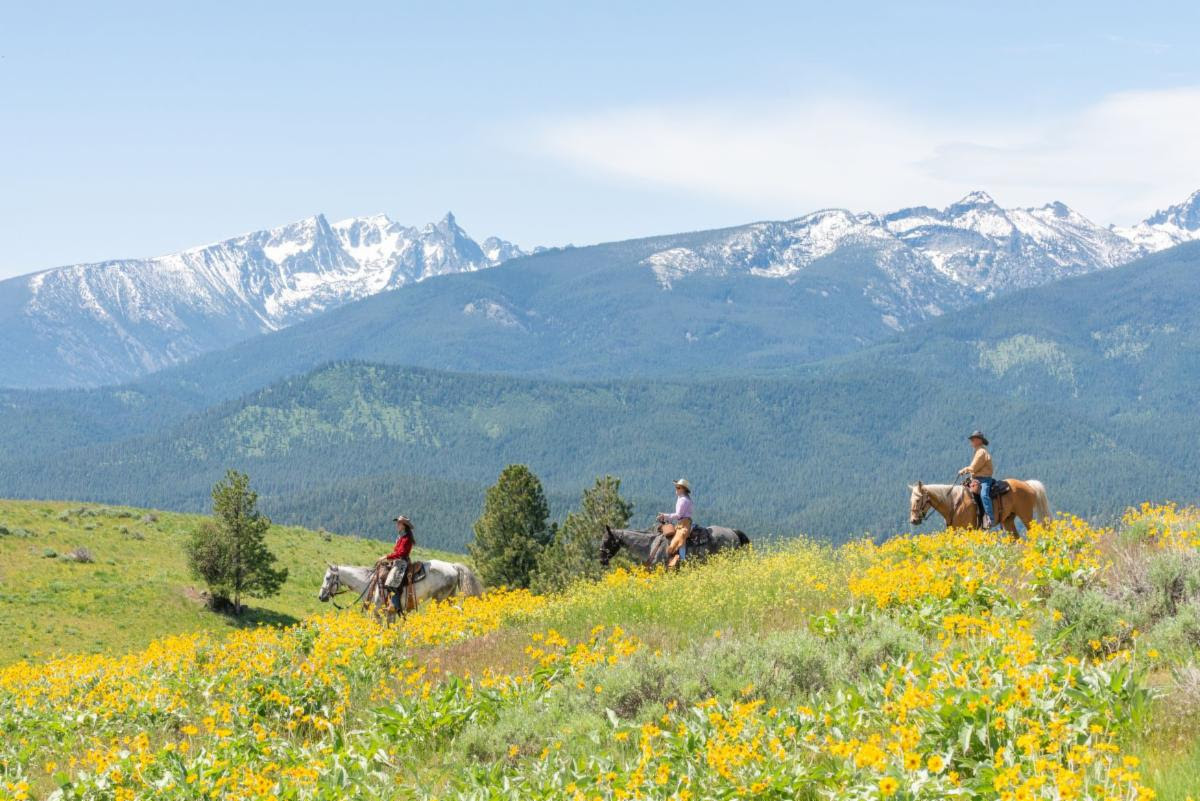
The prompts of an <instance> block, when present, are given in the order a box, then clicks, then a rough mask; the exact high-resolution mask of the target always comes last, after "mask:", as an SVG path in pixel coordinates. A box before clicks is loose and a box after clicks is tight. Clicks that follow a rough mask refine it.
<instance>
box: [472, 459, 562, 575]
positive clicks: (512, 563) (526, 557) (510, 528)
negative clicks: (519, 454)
mask: <svg viewBox="0 0 1200 801" xmlns="http://www.w3.org/2000/svg"><path fill="white" fill-rule="evenodd" d="M549 517H550V508H549V506H547V504H546V493H545V492H544V491H543V490H542V482H541V481H539V480H538V477H537V476H535V475H534V474H533V472H532V471H531V470H530V469H529V468H528V467H526V466H525V465H523V464H510V465H509V466H508V467H506V468H504V469H503V470H501V471H500V477H499V478H498V479H497V480H496V483H495V485H493V486H491V487H489V488H488V491H487V495H486V496H485V498H484V502H483V515H482V516H480V518H479V519H478V520H476V521H475V526H474V530H475V542H474V543H472V544H471V545H470V552H471V558H472V559H473V560H474V562H475V566H476V568H478V570H479V575H480V576H481V577H482V578H483V580H484V582H485V583H487V584H489V585H492V586H499V585H506V586H509V587H528V586H529V581H530V577H531V575H532V573H533V570H534V568H535V567H536V566H537V558H538V554H539V553H541V551H542V549H543V548H545V547H546V545H547V544H548V543H549V542H550V540H551V537H552V536H553V529H552V528H551V527H550V525H549V523H548V519H549Z"/></svg>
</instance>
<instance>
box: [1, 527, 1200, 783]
mask: <svg viewBox="0 0 1200 801" xmlns="http://www.w3.org/2000/svg"><path fill="white" fill-rule="evenodd" d="M1198 547H1200V511H1197V510H1196V509H1179V508H1176V507H1166V508H1157V509H1150V508H1147V509H1142V510H1139V511H1136V512H1133V513H1131V514H1129V515H1127V516H1126V517H1125V519H1124V520H1123V521H1122V523H1121V525H1120V527H1119V529H1118V530H1107V529H1099V528H1095V527H1093V526H1090V525H1088V524H1086V523H1084V522H1083V521H1079V520H1076V519H1071V518H1064V519H1062V520H1057V521H1054V522H1052V523H1048V524H1046V525H1045V526H1037V527H1036V528H1035V531H1034V532H1033V533H1032V536H1031V537H1030V538H1029V539H1028V540H1026V541H1022V542H1018V543H1013V542H1010V541H1008V540H1007V537H1003V536H998V535H989V534H986V533H984V532H954V533H939V534H936V535H926V536H918V537H903V538H897V539H895V540H893V541H891V542H888V543H887V544H885V545H882V546H878V547H876V546H871V545H870V544H869V543H861V542H859V543H854V544H852V545H849V546H846V547H844V548H842V549H836V550H835V549H832V548H829V547H828V546H820V545H817V544H814V543H812V542H810V541H805V540H797V541H793V542H790V543H788V544H786V545H784V546H782V547H779V548H775V549H762V548H754V549H741V550H739V551H736V552H733V553H727V554H725V555H722V557H719V558H717V559H715V560H713V561H710V562H709V563H707V564H703V565H695V564H693V565H691V566H690V567H689V568H687V569H684V570H680V571H669V572H655V573H647V572H644V571H637V572H632V573H630V572H626V571H614V572H611V573H609V574H608V575H606V576H605V577H604V579H603V580H601V581H597V582H594V583H588V582H583V583H579V584H576V585H575V586H572V587H570V588H568V590H567V591H565V592H563V593H561V594H556V595H553V596H536V595H531V594H529V593H528V592H526V591H503V590H502V591H496V592H489V593H488V594H486V595H485V596H483V597H481V598H467V599H463V600H460V601H455V602H453V603H447V604H441V605H430V606H426V607H424V608H423V609H422V610H421V611H419V612H418V613H417V614H415V615H412V616H410V617H409V618H408V619H407V620H405V621H404V623H403V625H399V626H392V627H390V628H383V627H381V626H378V625H377V624H374V623H373V622H372V621H370V620H368V619H365V618H363V617H359V616H356V615H352V614H348V613H341V614H328V615H320V616H315V617H312V618H308V619H306V620H305V621H303V622H302V623H300V624H298V625H296V626H293V627H290V628H288V629H285V630H282V631H281V630H277V629H259V630H256V631H250V632H244V633H240V634H238V635H236V636H232V637H228V638H215V637H211V636H205V635H204V634H197V635H190V636H180V637H174V638H171V639H170V640H167V641H159V642H156V643H154V644H152V645H151V646H150V647H148V648H146V649H145V650H142V651H138V652H134V653H130V654H127V655H123V656H118V657H111V658H103V657H99V658H96V657H92V658H89V657H76V656H68V657H64V658H62V659H57V660H50V661H45V662H33V663H22V664H16V665H12V666H9V667H7V668H0V729H3V730H5V731H9V732H19V736H13V737H6V738H2V739H0V771H2V773H0V777H2V778H3V779H4V780H5V781H6V782H7V786H8V787H9V788H13V789H12V793H11V794H13V795H14V796H23V795H25V794H29V795H31V796H32V797H44V796H48V795H49V794H50V793H51V792H52V791H53V790H54V789H55V787H56V786H60V787H66V788H67V790H68V792H70V793H71V794H72V795H76V796H79V797H85V798H90V797H94V796H99V795H104V794H115V795H119V796H121V797H123V798H129V799H142V798H155V799H164V798H165V799H171V800H174V799H179V801H183V800H184V799H192V798H196V797H214V796H217V797H228V798H231V799H232V798H238V799H241V798H256V799H259V798H261V799H267V798H271V797H279V796H292V797H295V798H298V799H326V798H342V797H345V796H346V795H347V794H352V795H354V796H355V797H360V798H380V799H383V798H396V797H401V798H410V797H411V798H426V799H432V798H442V799H461V800H462V801H485V800H487V801H495V800H496V799H505V801H517V799H520V800H521V801H563V800H564V799H576V798H586V799H592V798H600V799H617V798H634V797H638V798H642V799H646V801H677V800H678V799H684V798H693V799H734V798H739V799H740V798H761V799H773V800H774V799H779V800H782V799H806V800H811V801H834V800H835V799H837V800H839V801H840V800H841V799H858V800H859V801H881V800H882V799H895V801H900V800H901V799H903V800H904V801H939V800H940V799H946V798H964V799H965V798H969V799H977V800H978V801H1009V800H1010V799H1013V798H1028V799H1035V800H1036V801H1062V800H1063V799H1064V798H1070V799H1074V800H1075V801H1108V800H1109V799H1115V798H1119V799H1127V800H1130V801H1131V800H1132V799H1143V800H1146V799H1157V801H1185V799H1186V798H1188V797H1191V796H1194V794H1195V792H1196V789H1197V786H1198V783H1197V776H1198V775H1200V688H1197V686H1196V683H1195V679H1194V676H1195V670H1196V665H1195V657H1196V652H1195V637H1196V634H1197V631H1200V629H1198V628H1197V626H1198V623H1197V621H1198V618H1197V613H1198V612H1197V610H1198V609H1200V559H1198V552H1197V548H1198ZM1146 576H1154V577H1156V578H1155V579H1154V581H1150V582H1147V581H1145V577H1146ZM714 588H717V589H716V590H715V591H714ZM81 755H82V756H81Z"/></svg>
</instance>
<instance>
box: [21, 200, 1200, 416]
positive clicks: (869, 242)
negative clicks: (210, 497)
mask: <svg viewBox="0 0 1200 801" xmlns="http://www.w3.org/2000/svg"><path fill="white" fill-rule="evenodd" d="M1197 236H1200V193H1197V194H1195V195H1193V196H1192V197H1190V198H1189V199H1188V200H1187V201H1185V202H1184V203H1182V204H1179V205H1178V206H1173V207H1171V208H1170V209H1167V210H1164V211H1161V212H1158V213H1157V214H1155V215H1154V216H1152V217H1150V218H1149V219H1147V220H1146V221H1145V222H1143V223H1141V224H1139V225H1137V226H1134V227H1133V228H1129V229H1114V228H1104V227H1101V226H1098V225H1096V224H1094V223H1092V222H1090V221H1089V220H1087V219H1086V218H1084V217H1083V216H1082V215H1080V214H1078V213H1077V212H1074V211H1072V210H1071V209H1069V208H1068V207H1066V206H1064V205H1063V204H1061V203H1051V204H1048V205H1046V206H1043V207H1041V208H1028V209H1007V210H1005V209H1002V208H1001V207H999V206H998V205H997V204H996V203H995V202H994V201H993V200H992V198H990V197H989V196H988V195H986V194H985V193H982V192H974V193H972V194H970V195H968V196H967V197H965V198H963V199H962V200H960V201H959V202H957V203H954V204H952V205H951V206H949V207H947V208H945V209H941V210H938V209H930V208H925V207H920V208H910V209H904V210H901V211H897V212H894V213H892V214H888V215H885V216H877V215H873V214H854V213H851V212H849V211H844V210H838V209H832V210H823V211H819V212H815V213H813V214H808V215H805V216H804V217H800V218H797V219H795V220H790V221H786V222H763V223H754V224H752V225H745V226H740V227H736V228H729V229H723V230H717V231H704V232H698V233H690V234H678V235H672V236H662V237H654V238H650V239H642V240H633V241H628V242H616V243H609V244H604V245H597V246H594V247H586V248H567V249H563V250H557V251H553V252H551V253H545V254H542V255H540V256H535V257H532V258H518V257H519V256H520V255H521V254H520V252H519V251H518V250H517V249H516V248H515V247H514V246H512V245H510V244H508V243H505V242H502V241H499V240H486V241H485V242H484V243H483V244H482V245H477V244H476V243H475V242H473V241H472V240H470V239H469V238H468V237H467V236H466V234H465V233H463V232H462V230H461V229H460V228H458V227H457V225H456V224H455V222H454V220H453V218H452V217H447V219H446V220H443V221H442V223H440V224H438V225H433V226H426V227H425V228H424V229H422V230H420V231H418V230H416V229H409V228H404V227H403V226H400V225H398V224H396V223H393V222H391V221H390V220H387V218H384V217H373V218H361V219H355V220H348V221H345V222H343V223H337V224H334V225H329V224H328V223H326V222H325V220H324V219H323V218H321V217H315V218H312V219H310V220H305V221H302V222H300V223H296V224H295V225H292V226H285V227H284V228H280V229H274V230H272V231H263V232H259V233H256V234H250V235H247V236H245V237H240V238H238V239H235V240H229V241H228V242H224V243H220V244H218V245H213V246H209V247H207V248H199V249H196V250H192V251H187V252H185V253H182V254H177V255H175V256H168V257H163V258H161V259H155V260H147V261H138V262H111V263H106V264H101V265H82V266H79V267H71V268H62V269H60V270H53V271H49V272H47V273H39V274H38V275H35V276H30V277H26V278H22V279H12V280H10V281H6V282H0V313H2V314H0V386H21V387H34V386H78V385H89V384H91V385H95V384H102V383H119V382H121V381H123V380H126V379H129V378H132V377H136V376H139V375H142V374H144V373H147V372H152V371H155V370H159V369H160V368H163V367H166V366H169V365H174V364H178V363H179V362H182V361H186V360H188V359H189V358H192V357H195V356H197V355H198V354H204V353H210V354H211V358H209V359H207V360H203V359H202V360H201V362H202V363H200V364H198V365H197V367H196V369H195V370H188V369H186V366H185V369H184V370H183V371H182V372H180V373H177V374H175V375H174V376H173V377H168V379H167V380H171V381H178V382H181V383H182V384H188V383H190V384H192V385H196V386H207V387H212V388H220V389H225V388H226V384H227V383H228V382H230V381H233V383H229V384H228V388H229V389H231V390H232V392H230V393H227V394H225V395H223V396H222V397H231V396H232V395H233V394H236V393H237V392H240V391H248V390H250V389H255V388H258V387H261V386H263V385H264V384H265V383H267V382H269V381H272V380H275V379H278V378H281V377H283V376H286V375H289V374H292V373H294V372H298V371H302V370H308V369H312V368H313V367H315V366H316V365H318V364H321V363H322V362H325V361H329V360H331V359H342V358H355V359H370V360H375V361H386V362H391V363H397V364H414V365H421V366H428V367H436V368H448V369H454V370H468V371H477V370H484V371H509V372H519V373H528V374H533V375H547V376H554V377H560V378H592V377H629V376H650V375H663V374H664V373H670V374H673V375H675V376H680V377H684V376H688V375H694V374H696V373H697V372H700V373H702V374H703V373H717V372H725V371H727V370H729V369H731V368H736V369H742V368H745V367H751V368H773V367H780V366H793V365H795V364H796V363H797V362H801V361H812V360H816V359H821V358H824V357H826V356H830V355H834V354H839V353H846V352H849V351H852V350H857V349H859V348H861V347H863V346H864V345H867V344H871V343H874V342H878V341H881V340H882V339H884V338H886V337H888V336H890V335H891V334H893V333H894V332H896V331H898V330H904V329H907V328H910V327H912V326H914V325H917V324H919V323H921V322H923V321H925V320H929V319H932V318H934V317H937V316H938V315H941V314H944V313H946V312H948V311H953V310H956V309H960V308H964V307H966V306H968V305H970V304H972V303H976V302H979V301H982V300H986V299H988V298H991V297H995V296H997V295H998V294H1000V293H1003V292H1007V291H1012V290H1014V289H1021V288H1026V287H1033V286H1039V285H1042V284H1045V283H1047V282H1050V281H1054V280H1058V279H1061V278H1064V277H1069V276H1074V275H1080V274H1084V273H1088V272H1092V271H1095V270H1101V269H1109V268H1112V267H1114V266H1117V265H1120V264H1124V263H1127V262H1129V261H1131V260H1133V259H1135V258H1137V257H1139V256H1141V255H1144V254H1146V253H1148V252H1152V251H1156V250H1160V249H1162V248H1165V247H1170V246H1172V245H1175V244H1178V243H1180V242H1184V241H1189V240H1191V239H1194V238H1196V237H1197ZM500 262H506V265H505V267H504V268H502V269H500V270H493V271H488V272H486V273H483V274H479V273H476V272H475V271H476V270H478V269H479V268H481V267H484V266H489V265H494V264H497V263H500ZM427 278H438V280H432V281H425V280H424V279H427ZM398 287H399V289H398V290H397V288H398ZM389 290H396V291H389ZM356 300H357V302H353V301H356ZM331 309H333V310H334V311H332V312H331V311H329V310H331ZM305 320H307V321H308V322H307V323H303V321H305ZM298 322H299V323H300V325H296V324H297V323H298ZM289 326H291V327H290V328H289ZM279 329H283V330H282V331H280V330H279ZM260 332H276V333H274V334H270V335H268V336H266V337H263V338H258V339H256V340H255V341H247V342H246V344H245V345H244V346H241V345H234V343H240V342H243V341H246V340H248V339H249V338H250V337H252V336H253V335H254V334H257V333H260ZM231 345H234V347H233V349H232V350H230V351H228V352H227V353H226V352H225V351H224V350H223V348H226V347H228V346H231ZM231 367H232V369H230V368H231ZM209 399H210V400H211V399H212V397H211V396H210V398H209Z"/></svg>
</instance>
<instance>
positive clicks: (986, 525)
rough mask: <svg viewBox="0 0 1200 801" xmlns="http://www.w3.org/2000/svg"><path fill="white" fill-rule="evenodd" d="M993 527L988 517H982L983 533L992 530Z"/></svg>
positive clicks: (993, 524)
mask: <svg viewBox="0 0 1200 801" xmlns="http://www.w3.org/2000/svg"><path fill="white" fill-rule="evenodd" d="M995 525H996V524H995V523H994V522H993V521H992V518H991V516H990V515H984V516H983V530H984V531H987V530H988V529H989V528H993V527H994V526H995Z"/></svg>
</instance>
